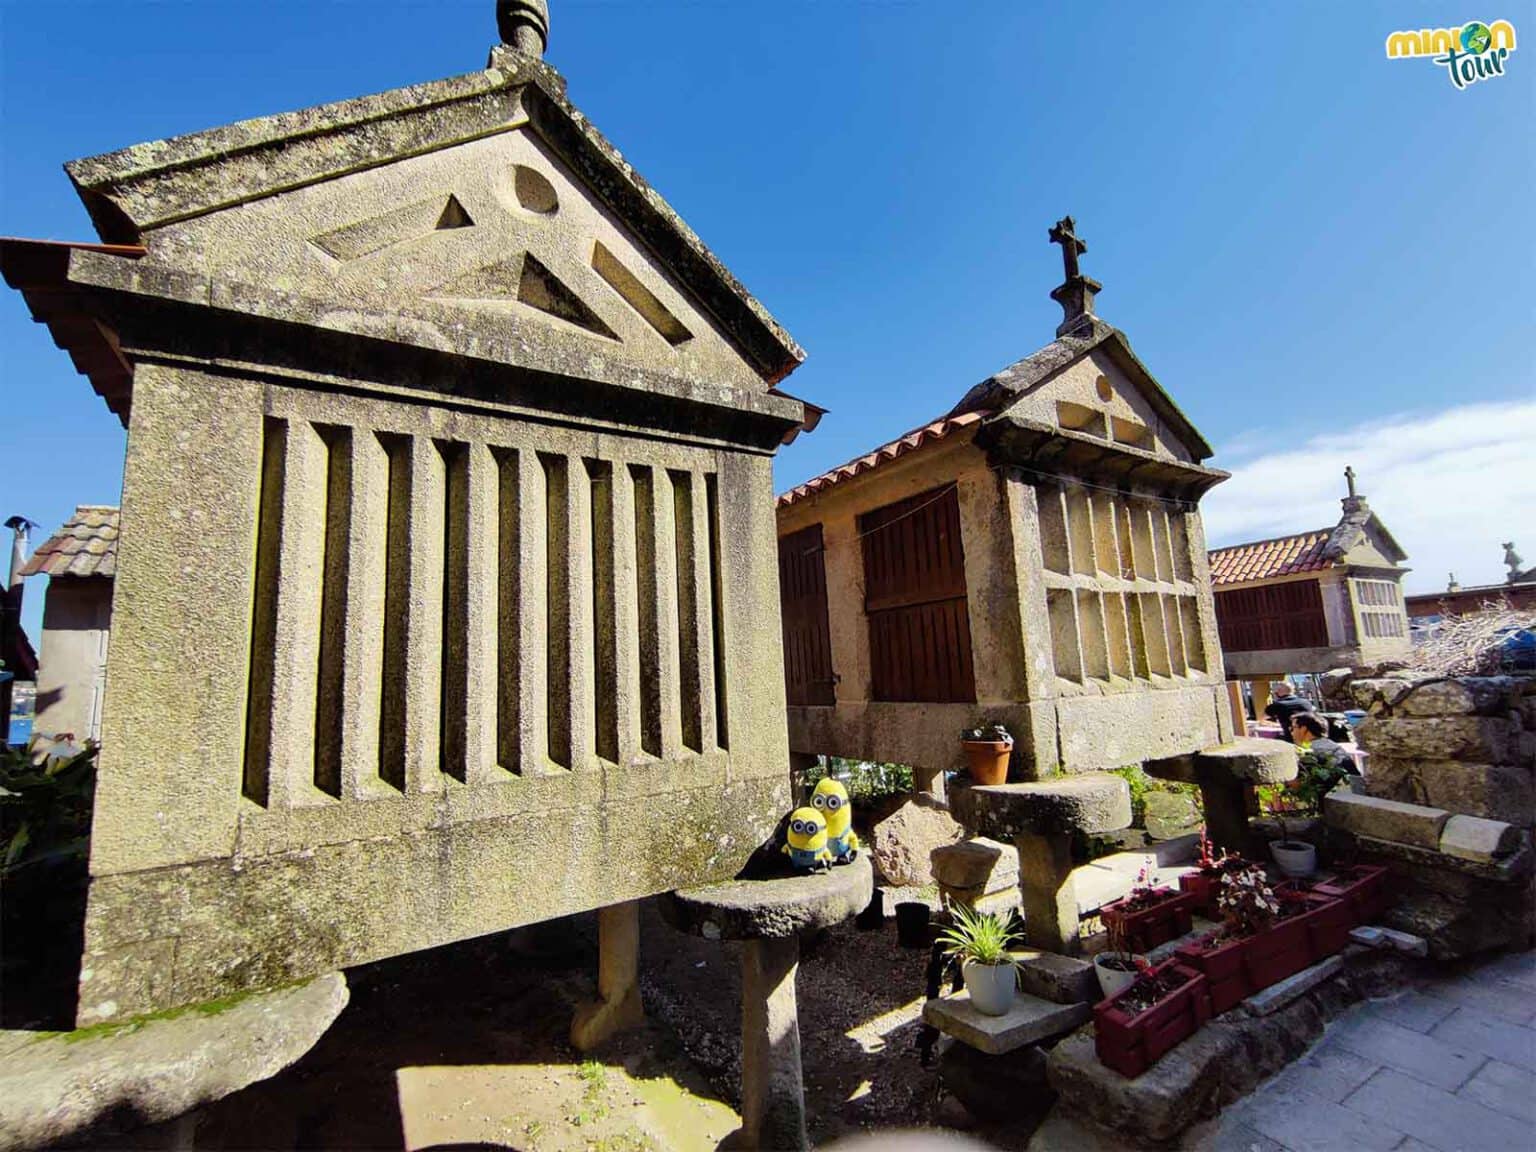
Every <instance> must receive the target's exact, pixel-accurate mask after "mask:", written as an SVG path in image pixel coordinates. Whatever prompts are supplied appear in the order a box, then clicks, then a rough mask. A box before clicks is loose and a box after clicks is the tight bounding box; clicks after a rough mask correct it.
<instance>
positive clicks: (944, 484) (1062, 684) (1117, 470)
mask: <svg viewBox="0 0 1536 1152" xmlns="http://www.w3.org/2000/svg"><path fill="white" fill-rule="evenodd" d="M1051 238H1052V240H1053V241H1056V242H1058V243H1060V244H1062V245H1063V252H1064V256H1065V263H1066V281H1065V283H1063V284H1062V285H1061V286H1060V287H1059V288H1057V289H1056V290H1055V291H1054V292H1053V293H1052V297H1053V298H1054V299H1056V300H1057V301H1058V302H1059V303H1060V304H1061V305H1062V308H1063V311H1064V313H1065V318H1064V320H1063V321H1062V323H1061V325H1060V326H1059V327H1058V328H1057V330H1056V336H1057V338H1056V340H1055V341H1054V342H1052V343H1050V344H1048V345H1046V346H1045V347H1044V348H1042V349H1040V350H1039V351H1038V352H1035V353H1033V354H1032V355H1030V356H1028V357H1026V358H1025V359H1023V360H1021V361H1019V362H1018V363H1016V364H1013V365H1011V366H1010V367H1008V368H1005V369H1003V370H1002V371H1001V372H999V373H997V375H995V376H993V377H991V378H990V379H988V380H986V381H984V382H982V383H981V384H979V385H977V386H976V387H975V388H972V389H971V390H970V391H969V392H967V393H966V394H965V396H964V397H963V398H962V399H961V400H960V402H959V403H958V404H956V405H955V406H954V407H953V408H952V409H950V410H949V411H948V412H947V413H946V414H945V415H944V416H942V417H941V418H939V419H938V420H935V421H934V422H933V423H931V424H927V425H924V426H923V427H921V428H918V429H916V430H914V431H913V432H911V433H908V434H907V435H905V436H902V437H900V438H899V439H897V440H894V441H892V442H891V443H889V444H886V445H884V446H882V447H880V448H877V449H875V450H874V451H872V452H870V453H868V454H867V455H864V456H860V457H859V458H857V459H855V460H852V461H849V462H848V463H847V464H844V465H843V466H842V467H839V468H835V469H833V470H832V471H830V472H828V473H826V474H825V475H823V476H818V477H816V478H815V479H813V480H810V481H808V482H806V483H804V484H801V485H799V486H798V487H795V488H793V489H791V490H790V491H788V492H786V493H784V494H783V495H781V496H780V497H779V501H778V521H779V582H780V590H781V596H782V598H783V614H784V643H785V664H786V678H787V691H788V697H789V740H790V748H791V750H792V751H793V752H795V753H797V754H799V755H802V756H808V755H815V754H831V755H837V756H847V757H856V758H862V759H870V760H894V761H901V762H907V763H912V764H914V765H915V766H916V767H917V769H918V776H919V779H920V781H921V782H923V783H924V784H925V785H927V784H930V783H931V781H932V780H933V778H934V777H935V776H936V774H938V773H939V772H941V771H943V770H945V769H948V768H950V767H953V766H958V765H959V764H960V763H962V762H963V760H962V754H961V747H960V742H959V737H960V733H961V730H962V728H966V727H970V726H973V725H978V724H983V723H986V724H990V723H994V722H1001V723H1004V724H1005V725H1006V726H1007V727H1008V728H1009V730H1010V731H1011V732H1012V733H1013V734H1014V736H1015V737H1016V745H1015V752H1014V759H1013V765H1012V772H1013V778H1015V779H1020V780H1032V779H1036V778H1043V777H1048V776H1051V775H1053V774H1055V773H1057V772H1058V771H1060V770H1065V771H1067V772H1072V773H1076V772H1084V771H1090V770H1094V769H1101V768H1111V767H1115V766H1118V765H1122V764H1127V763H1133V762H1137V761H1142V760H1146V759H1149V758H1162V757H1171V756H1177V755H1180V754H1183V753H1186V752H1190V751H1193V750H1195V749H1198V748H1201V747H1203V746H1206V745H1210V744H1214V743H1216V742H1218V741H1220V740H1223V739H1226V738H1228V737H1230V736H1231V719H1230V711H1229V708H1228V706H1227V703H1226V697H1225V695H1224V688H1223V681H1224V676H1223V671H1222V657H1221V650H1220V648H1219V646H1218V644H1217V638H1216V618H1215V614H1214V611H1213V608H1212V604H1211V591H1210V582H1209V578H1208V575H1207V571H1206V550H1205V541H1204V533H1203V530H1202V527H1201V521H1200V512H1199V508H1198V501H1199V499H1200V497H1201V495H1202V494H1203V493H1205V492H1206V491H1207V490H1208V489H1209V488H1210V487H1211V486H1212V485H1214V484H1216V483H1218V482H1220V481H1221V480H1223V479H1224V478H1225V477H1226V475H1227V474H1226V473H1225V472H1221V471H1218V470H1216V469H1213V468H1208V467H1205V466H1204V465H1203V464H1202V463H1201V461H1203V460H1205V459H1206V458H1207V457H1209V456H1210V455H1211V447H1210V445H1209V444H1207V443H1206V441H1205V439H1204V438H1203V437H1202V436H1201V435H1200V433H1199V432H1198V431H1197V430H1196V429H1195V427H1194V426H1193V425H1192V424H1191V423H1190V421H1189V420H1188V418H1187V417H1186V416H1185V415H1184V414H1183V413H1182V412H1181V411H1180V410H1179V408H1178V406H1177V405H1176V404H1175V403H1174V402H1173V399H1172V398H1171V397H1170V396H1169V395H1168V393H1167V392H1166V391H1164V390H1163V388H1162V387H1161V386H1160V385H1159V384H1158V382H1157V381H1156V379H1154V378H1153V376H1152V374H1151V373H1150V372H1149V371H1148V370H1147V368H1146V367H1145V366H1144V365H1143V364H1142V363H1141V361H1140V360H1138V359H1137V358H1136V356H1135V354H1134V353H1133V352H1132V351H1131V347H1130V343H1129V341H1128V340H1127V339H1126V337H1125V335H1124V334H1123V333H1121V332H1119V331H1118V330H1116V329H1115V328H1112V327H1111V326H1110V325H1108V324H1106V323H1104V322H1103V321H1102V320H1100V319H1098V318H1097V317H1095V316H1094V315H1093V310H1092V307H1093V297H1094V294H1095V293H1096V292H1097V291H1098V290H1099V287H1100V286H1099V285H1098V284H1097V283H1095V282H1094V281H1093V280H1091V279H1089V278H1088V277H1086V276H1083V275H1082V274H1081V273H1080V272H1079V270H1078V266H1077V258H1078V255H1079V254H1080V253H1081V252H1082V251H1084V250H1085V249H1084V246H1083V244H1082V242H1081V241H1080V240H1078V238H1077V237H1076V236H1075V235H1074V233H1073V222H1072V220H1071V218H1070V217H1069V218H1067V219H1066V220H1063V221H1061V222H1060V223H1059V224H1058V225H1057V226H1056V228H1054V229H1052V231H1051Z"/></svg>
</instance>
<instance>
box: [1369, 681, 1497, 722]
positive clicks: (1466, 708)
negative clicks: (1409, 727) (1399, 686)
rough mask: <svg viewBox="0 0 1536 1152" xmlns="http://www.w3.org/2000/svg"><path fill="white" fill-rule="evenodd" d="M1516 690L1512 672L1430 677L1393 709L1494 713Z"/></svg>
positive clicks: (1414, 712) (1412, 713) (1418, 713)
mask: <svg viewBox="0 0 1536 1152" xmlns="http://www.w3.org/2000/svg"><path fill="white" fill-rule="evenodd" d="M1514 692H1515V681H1514V679H1513V678H1511V677H1509V676H1463V677H1460V678H1458V679H1448V680H1427V681H1422V682H1420V683H1418V684H1415V685H1413V686H1412V687H1411V688H1410V689H1409V690H1408V691H1407V692H1406V693H1405V694H1404V695H1403V696H1402V697H1401V698H1400V699H1399V700H1398V702H1397V704H1396V706H1395V709H1394V710H1395V711H1396V712H1399V713H1402V714H1403V715H1407V716H1471V715H1481V716H1492V715H1496V714H1498V713H1500V712H1502V711H1504V709H1505V708H1506V707H1508V706H1509V704H1510V703H1512V702H1513V699H1514Z"/></svg>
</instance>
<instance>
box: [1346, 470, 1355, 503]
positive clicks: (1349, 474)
mask: <svg viewBox="0 0 1536 1152" xmlns="http://www.w3.org/2000/svg"><path fill="white" fill-rule="evenodd" d="M1344 482H1345V483H1346V484H1348V485H1349V495H1350V497H1351V498H1353V497H1354V495H1355V470H1354V468H1353V467H1352V466H1351V465H1349V464H1346V465H1344Z"/></svg>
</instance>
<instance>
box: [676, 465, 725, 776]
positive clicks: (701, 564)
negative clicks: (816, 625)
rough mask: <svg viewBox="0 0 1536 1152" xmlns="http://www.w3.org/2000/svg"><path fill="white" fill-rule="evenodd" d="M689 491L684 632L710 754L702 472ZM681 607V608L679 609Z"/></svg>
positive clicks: (709, 613) (704, 746)
mask: <svg viewBox="0 0 1536 1152" xmlns="http://www.w3.org/2000/svg"><path fill="white" fill-rule="evenodd" d="M687 483H688V485H689V488H690V492H691V494H690V497H689V502H688V503H689V510H690V513H691V521H692V522H691V524H690V525H689V529H688V548H687V555H688V557H689V560H690V561H691V563H690V565H689V570H688V571H687V572H685V573H684V574H683V581H684V584H685V585H686V586H688V587H689V589H690V592H689V596H688V597H687V599H688V600H689V601H690V607H691V615H692V617H693V626H692V628H691V629H690V628H689V627H687V626H686V625H685V626H684V629H683V632H684V635H685V636H688V634H689V633H690V632H691V637H689V639H690V641H691V646H692V653H693V658H692V661H691V662H690V666H691V672H692V676H693V678H694V683H693V684H692V685H690V686H689V692H691V693H692V694H693V695H694V696H695V697H696V700H697V704H696V707H697V720H696V724H697V730H698V741H699V751H701V752H708V751H711V750H712V749H714V748H716V747H718V746H719V741H718V740H717V738H716V733H715V611H714V588H713V586H712V581H711V577H710V569H711V566H712V563H713V561H712V557H711V555H710V535H709V512H710V505H709V490H708V485H707V484H706V483H705V478H704V474H703V473H702V472H689V473H687ZM680 607H681V605H680Z"/></svg>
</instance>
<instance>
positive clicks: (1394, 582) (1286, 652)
mask: <svg viewBox="0 0 1536 1152" xmlns="http://www.w3.org/2000/svg"><path fill="white" fill-rule="evenodd" d="M1345 478H1346V480H1347V482H1348V487H1349V494H1348V495H1347V496H1345V497H1344V499H1343V501H1342V504H1343V506H1344V514H1343V515H1342V516H1341V517H1340V519H1339V522H1338V523H1337V524H1335V525H1334V526H1333V527H1332V528H1319V529H1317V530H1316V531H1313V532H1302V533H1298V534H1297V535H1295V536H1281V537H1278V538H1276V539H1273V540H1257V541H1254V542H1253V543H1249V544H1233V545H1230V546H1228V547H1226V548H1218V549H1215V550H1214V551H1212V552H1211V555H1210V562H1211V583H1212V584H1213V585H1214V586H1215V590H1216V621H1217V625H1218V626H1219V628H1220V630H1221V648H1222V651H1223V652H1224V653H1225V654H1226V660H1227V672H1228V673H1229V674H1230V675H1232V676H1234V677H1238V678H1242V679H1247V680H1250V681H1252V682H1253V694H1254V695H1253V701H1254V707H1255V709H1256V710H1257V711H1259V712H1262V710H1263V708H1264V704H1265V703H1266V702H1267V701H1268V699H1269V682H1270V681H1271V680H1273V679H1277V678H1280V677H1283V676H1285V675H1287V674H1289V673H1293V672H1314V673H1321V672H1327V671H1329V670H1330V669H1333V668H1342V667H1348V668H1359V667H1364V666H1367V665H1375V664H1379V663H1381V662H1382V661H1385V660H1401V659H1403V658H1404V657H1406V656H1407V655H1408V653H1409V651H1410V650H1411V647H1412V645H1411V643H1410V641H1409V638H1408V617H1407V614H1406V612H1405V611H1404V607H1403V591H1402V579H1403V577H1404V576H1405V575H1406V574H1407V573H1408V572H1409V571H1410V569H1408V568H1405V567H1403V561H1404V560H1406V559H1407V558H1408V554H1407V553H1406V552H1404V551H1403V549H1402V546H1401V545H1399V544H1398V542H1397V541H1396V540H1395V539H1393V537H1392V533H1390V532H1389V531H1387V528H1386V525H1384V524H1383V523H1382V522H1381V519H1380V518H1379V517H1378V516H1377V515H1376V513H1374V512H1373V511H1371V506H1370V505H1369V504H1368V503H1367V502H1366V499H1365V497H1364V496H1361V495H1358V494H1357V493H1356V492H1355V474H1354V470H1353V469H1346V473H1345Z"/></svg>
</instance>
